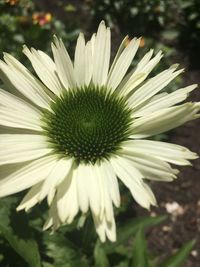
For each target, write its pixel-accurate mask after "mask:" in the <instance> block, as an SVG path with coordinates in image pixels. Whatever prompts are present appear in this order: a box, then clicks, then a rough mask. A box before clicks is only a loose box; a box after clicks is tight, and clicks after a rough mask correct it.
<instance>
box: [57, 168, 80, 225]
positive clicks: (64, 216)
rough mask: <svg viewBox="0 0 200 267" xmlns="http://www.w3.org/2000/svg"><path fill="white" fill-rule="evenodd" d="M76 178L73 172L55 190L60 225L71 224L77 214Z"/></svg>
mask: <svg viewBox="0 0 200 267" xmlns="http://www.w3.org/2000/svg"><path fill="white" fill-rule="evenodd" d="M76 184H77V182H76V176H75V175H74V173H73V170H71V172H70V173H69V174H68V176H67V177H66V178H65V179H64V180H63V182H62V183H61V184H60V185H59V186H58V189H57V196H56V197H57V210H58V215H59V218H60V221H61V222H62V223H64V222H67V223H71V222H72V221H73V219H74V217H75V216H76V214H77V213H78V210H79V203H78V198H77V186H76Z"/></svg>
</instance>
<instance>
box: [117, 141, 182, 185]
mask: <svg viewBox="0 0 200 267" xmlns="http://www.w3.org/2000/svg"><path fill="white" fill-rule="evenodd" d="M128 143H129V142H128ZM152 154H153V153H152ZM122 155H123V157H125V158H128V159H129V160H131V164H132V165H133V166H134V167H135V168H137V169H138V170H139V171H140V172H141V173H142V175H143V177H145V178H147V179H151V180H158V181H172V180H173V179H175V178H176V175H175V174H177V170H174V169H172V168H171V166H170V165H169V164H168V163H166V162H164V161H163V160H161V159H158V158H157V157H155V156H154V155H151V154H150V153H148V154H147V153H143V151H140V150H139V149H137V148H136V149H135V150H134V149H130V148H128V149H127V148H124V150H123V151H122Z"/></svg>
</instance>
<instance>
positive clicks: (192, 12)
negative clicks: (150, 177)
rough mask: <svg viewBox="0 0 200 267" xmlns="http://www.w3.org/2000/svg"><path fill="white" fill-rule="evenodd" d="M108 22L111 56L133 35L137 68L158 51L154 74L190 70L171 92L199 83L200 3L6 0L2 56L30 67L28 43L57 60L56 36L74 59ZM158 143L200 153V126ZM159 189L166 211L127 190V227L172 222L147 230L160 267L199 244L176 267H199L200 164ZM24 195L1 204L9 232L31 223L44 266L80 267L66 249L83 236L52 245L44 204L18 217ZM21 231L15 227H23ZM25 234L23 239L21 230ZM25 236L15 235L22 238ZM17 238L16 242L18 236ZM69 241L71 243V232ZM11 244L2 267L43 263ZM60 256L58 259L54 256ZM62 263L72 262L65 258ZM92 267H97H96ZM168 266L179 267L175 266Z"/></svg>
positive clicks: (4, 245)
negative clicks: (141, 202)
mask: <svg viewBox="0 0 200 267" xmlns="http://www.w3.org/2000/svg"><path fill="white" fill-rule="evenodd" d="M101 20H105V21H106V23H107V25H109V26H110V27H111V29H112V53H113V54H112V56H113V55H114V53H115V52H116V50H117V48H118V46H119V44H120V41H121V40H122V39H123V37H124V36H125V35H127V34H128V35H129V36H130V38H131V37H135V36H137V37H140V36H142V39H141V43H140V50H139V52H138V54H137V56H136V59H135V60H134V62H133V66H134V65H135V64H137V61H138V60H139V58H141V56H143V55H144V54H145V53H146V52H147V51H148V50H149V49H150V48H153V49H155V52H156V51H158V50H160V49H161V50H162V51H163V52H164V55H165V56H164V58H163V59H162V61H161V62H160V64H159V66H158V67H156V70H155V71H154V73H153V74H156V73H157V72H159V71H161V70H163V69H164V68H166V67H169V66H170V65H171V64H173V63H177V62H178V63H180V66H181V67H184V68H185V69H186V71H185V73H184V74H183V75H182V76H181V77H178V78H177V79H176V80H175V82H172V83H171V84H170V85H169V86H168V88H167V90H168V91H174V90H176V89H177V88H179V87H181V86H187V85H189V84H192V83H200V1H199V0H132V1H131V0H102V1H100V0H96V1H94V0H74V1H65V0H43V1H41V0H35V1H32V0H0V53H1V58H2V56H3V54H2V52H3V51H6V52H8V53H11V54H13V55H14V56H16V57H17V58H18V59H19V60H21V61H22V62H23V63H25V64H26V65H28V64H29V63H28V62H27V61H26V59H25V57H24V56H23V54H22V52H21V50H22V45H23V44H27V45H28V46H32V47H35V48H37V49H41V50H44V51H46V52H47V53H49V54H51V51H50V43H51V40H52V36H53V34H57V35H58V36H59V37H62V38H63V40H64V42H65V44H66V46H67V48H68V50H69V53H70V55H73V52H74V47H75V42H76V38H77V36H78V34H79V31H82V32H84V34H85V35H86V38H89V37H90V35H91V34H92V33H93V32H95V31H96V29H97V26H98V24H99V22H100V21H101ZM190 100H192V101H200V93H199V89H197V90H196V92H194V93H192V95H191V97H190ZM156 139H157V140H163V141H168V142H174V143H177V144H180V145H184V146H187V147H188V148H190V149H191V150H192V151H194V152H197V153H199V154H200V126H199V121H195V122H190V123H188V124H187V125H185V126H182V127H180V128H178V129H176V130H173V131H171V132H169V133H167V134H162V135H159V136H156ZM152 187H153V190H154V192H155V195H156V197H157V199H158V204H159V206H158V207H156V208H153V209H152V210H151V211H149V212H147V211H145V210H143V209H142V208H140V207H138V206H137V205H136V204H135V203H133V200H132V198H131V197H130V195H128V194H127V191H126V190H124V189H123V188H122V208H121V210H120V211H118V213H117V221H118V223H119V225H120V224H121V225H123V224H125V222H127V221H130V220H131V219H132V218H135V217H138V216H147V217H149V216H150V217H152V218H153V217H155V216H158V215H167V219H166V220H165V221H164V222H163V223H162V224H160V225H158V226H156V227H153V228H151V229H148V230H147V231H146V238H147V243H148V248H149V250H150V252H151V255H153V256H154V258H156V259H157V261H158V262H161V261H162V260H164V259H166V258H167V257H168V256H169V255H171V254H173V253H174V252H176V251H177V249H179V248H180V247H182V246H183V245H184V244H185V242H187V241H189V240H191V239H194V238H196V239H197V242H196V245H195V246H194V247H193V249H192V251H191V252H190V254H189V257H188V259H187V261H186V262H185V263H184V265H176V266H185V267H199V266H200V241H199V240H198V236H199V234H200V161H199V160H195V161H194V166H193V167H184V168H181V173H180V175H179V179H178V180H177V181H175V182H173V183H167V184H166V183H165V184H162V183H155V184H154V183H153V184H152ZM123 190H124V192H123ZM22 195H23V194H19V195H18V196H16V197H10V198H6V199H3V200H1V201H0V216H1V217H3V216H4V218H6V219H5V221H6V220H8V218H7V217H8V216H10V217H12V216H13V220H11V219H9V223H8V222H7V224H9V227H10V225H11V224H12V223H13V221H14V222H15V224H21V225H23V223H24V224H26V223H25V221H27V220H28V221H29V222H30V223H29V224H30V225H31V227H33V228H34V231H33V232H34V233H33V235H34V236H35V238H36V242H37V244H38V246H39V248H40V256H41V257H42V262H43V265H42V266H45V267H50V266H56V267H58V266H59V267H70V266H72V267H73V266H74V267H75V266H80V263H79V264H78V265H75V264H74V265H73V264H71V263H70V264H69V265H67V264H68V263H66V262H69V258H67V256H66V250H65V247H66V246H68V247H67V249H68V250H69V247H70V249H71V250H72V248H71V246H72V244H71V243H70V242H72V240H73V239H74V238H77V239H78V238H79V237H77V236H75V237H74V236H73V237H72V238H71V239H67V240H68V241H67V245H66V240H63V239H62V234H63V233H64V230H61V232H60V234H61V235H60V236H59V235H57V236H56V237H54V239H51V238H50V239H49V237H47V236H46V234H41V233H40V232H39V229H40V228H41V225H42V223H43V221H44V217H45V216H46V211H45V210H46V207H45V204H44V205H43V204H42V205H41V207H40V208H35V209H34V211H33V212H32V213H31V214H28V215H27V216H26V215H24V214H21V213H20V216H19V215H16V214H14V211H13V206H16V203H19V199H20V198H21V196H22ZM5 214H6V215H5ZM6 216H7V217H6ZM22 217H23V218H22ZM21 220H22V221H23V222H22V221H21ZM89 223H90V222H88V224H89ZM24 227H25V226H24ZM72 227H73V226H72ZM14 228H16V225H15V226H14ZM19 228H20V227H19ZM86 228H87V227H86ZM9 229H10V228H9ZM23 229H25V228H23ZM67 229H68V228H67ZM88 229H90V227H89V228H88ZM119 229H120V228H119ZM18 230H19V232H20V229H18ZM18 230H16V229H15V232H16V231H18ZM72 230H73V229H72ZM1 231H2V229H1V227H0V232H1ZM10 231H11V230H10ZM12 231H13V230H12ZM12 231H11V235H12V234H13V232H12ZM62 231H63V232H62ZM66 231H69V232H70V231H71V229H68V230H66V229H65V234H66ZM119 231H120V230H119ZM23 235H24V236H25V237H24V238H25V239H26V233H23ZM27 235H28V234H27ZM63 235H64V234H63ZM70 235H71V236H72V234H71V232H70V233H69V236H70ZM81 235H83V237H84V240H85V239H86V241H84V244H82V245H83V247H82V249H81V251H80V255H81V256H80V257H83V258H84V257H86V259H87V257H88V258H89V256H88V255H87V253H86V256H83V255H85V254H84V253H85V252H84V249H85V250H86V248H88V247H87V246H89V245H90V242H91V240H90V239H89V238H88V239H87V238H86V237H88V233H85V232H84V233H81ZM127 238H128V239H127V240H126V241H125V243H126V246H124V245H123V246H122V245H121V244H120V245H119V247H118V249H117V251H115V252H114V254H113V255H114V256H115V260H113V258H112V257H114V256H112V255H111V256H109V257H110V258H109V261H110V262H111V264H110V266H118V267H123V266H124V267H125V266H129V265H125V263H124V265H123V262H125V260H123V257H125V258H126V257H129V256H128V254H127V255H126V253H128V252H127V251H126V252H125V248H127V246H128V247H129V243H130V240H129V236H127ZM130 239H131V234H130ZM8 243H9V244H11V242H10V241H9V238H7V237H5V236H4V235H3V234H2V235H0V266H2V267H18V266H20V267H24V266H32V267H37V266H39V265H37V264H35V265H34V264H33V265H27V263H26V262H28V261H26V262H24V261H22V260H21V258H20V257H19V256H18V255H17V254H16V253H15V252H14V250H15V247H14V248H13V246H12V245H11V246H10V245H9V244H8ZM70 244H71V245H70ZM73 245H74V244H73ZM72 247H73V246H72ZM96 249H98V247H97V248H96ZM82 250H83V251H82ZM82 252H83V255H82V254H81V253H82ZM55 253H58V254H57V255H55ZM62 253H63V254H62ZM99 253H102V251H101V250H100V252H99ZM18 254H20V253H18ZM21 254H22V253H21ZM64 255H65V256H64ZM70 255H71V254H70ZM116 255H117V256H116ZM124 255H125V256H124ZM104 256H105V255H104ZM63 257H65V258H64V259H63ZM70 257H71V256H70ZM102 257H103V256H102ZM61 258H62V259H63V261H62V260H61ZM94 258H95V255H94ZM70 259H71V258H70ZM86 259H85V261H86ZM83 262H84V260H83ZM106 264H107V262H103V263H102V265H95V266H97V267H98V266H99V267H100V266H108V265H106ZM83 266H87V265H83ZM89 266H93V265H92V263H91V265H89ZM131 266H132V265H131ZM148 266H150V265H148ZM151 266H153V265H151ZM165 266H168V265H163V267H165ZM169 266H174V267H175V265H169ZM138 267H143V266H139V265H138Z"/></svg>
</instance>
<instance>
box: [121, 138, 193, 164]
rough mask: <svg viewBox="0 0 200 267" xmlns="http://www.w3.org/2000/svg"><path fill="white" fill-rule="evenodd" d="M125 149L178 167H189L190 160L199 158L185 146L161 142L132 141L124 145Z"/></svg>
mask: <svg viewBox="0 0 200 267" xmlns="http://www.w3.org/2000/svg"><path fill="white" fill-rule="evenodd" d="M123 147H124V149H125V150H127V151H132V152H133V153H134V151H135V152H139V153H141V154H144V155H145V156H146V155H151V156H153V157H157V158H158V159H161V160H164V161H167V162H170V163H173V164H176V165H189V164H190V163H189V161H188V159H196V158H197V157H198V156H197V154H196V153H193V152H191V151H190V150H189V149H187V148H185V147H183V146H179V145H175V144H170V143H166V142H159V141H151V140H131V141H128V142H126V143H124V145H123Z"/></svg>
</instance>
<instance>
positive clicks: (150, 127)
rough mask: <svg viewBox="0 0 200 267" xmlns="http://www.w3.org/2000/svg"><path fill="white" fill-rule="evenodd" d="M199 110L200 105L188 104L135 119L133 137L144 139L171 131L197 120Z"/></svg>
mask: <svg viewBox="0 0 200 267" xmlns="http://www.w3.org/2000/svg"><path fill="white" fill-rule="evenodd" d="M199 110H200V103H186V104H183V105H179V106H175V107H170V108H166V109H163V110H161V111H156V112H153V113H152V114H149V115H146V116H145V117H141V118H138V119H135V120H134V122H133V124H132V135H131V137H133V138H144V137H148V136H152V135H155V134H159V133H162V132H166V131H169V130H171V129H173V128H176V127H178V126H180V125H182V124H184V123H186V122H187V121H190V120H194V119H196V118H197V117H198V116H199V115H198V114H196V113H197V112H198V111H199Z"/></svg>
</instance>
